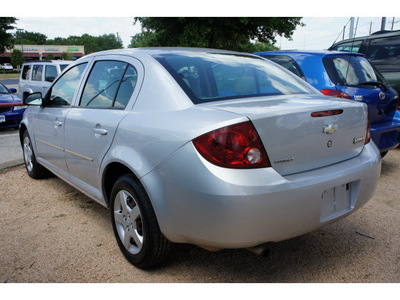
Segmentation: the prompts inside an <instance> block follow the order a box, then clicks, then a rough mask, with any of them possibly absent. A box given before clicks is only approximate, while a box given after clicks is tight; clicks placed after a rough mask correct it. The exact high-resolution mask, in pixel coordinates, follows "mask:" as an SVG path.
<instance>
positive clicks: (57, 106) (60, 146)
mask: <svg viewBox="0 0 400 300" xmlns="http://www.w3.org/2000/svg"><path fill="white" fill-rule="evenodd" d="M85 68H86V63H83V64H79V65H76V66H75V67H73V68H71V69H70V70H68V71H67V72H66V73H65V74H64V75H63V76H62V77H60V78H59V80H57V82H55V84H54V85H53V86H52V87H51V89H50V90H49V92H48V93H47V94H46V95H45V97H44V99H43V106H41V107H40V108H39V109H38V111H37V112H36V113H35V114H34V136H35V144H36V154H37V159H38V161H39V162H40V163H41V164H43V165H45V166H46V167H48V168H49V169H51V170H52V171H53V172H54V173H56V174H57V175H59V176H61V177H64V178H68V172H67V167H66V163H65V154H64V150H65V148H64V119H65V116H66V115H67V113H68V111H69V110H70V109H71V103H72V102H73V99H74V97H75V96H76V94H77V90H78V87H79V83H80V81H81V78H82V75H83V73H84V70H85Z"/></svg>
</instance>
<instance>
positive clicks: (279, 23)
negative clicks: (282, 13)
mask: <svg viewBox="0 0 400 300" xmlns="http://www.w3.org/2000/svg"><path fill="white" fill-rule="evenodd" d="M300 20H301V18H299V17H296V18H280V17H269V18H248V17H237V18H212V17H199V18H192V17H191V18H186V17H179V18H172V17H161V18H158V17H157V18H155V17H146V18H135V23H136V22H138V21H139V22H140V23H141V25H142V29H143V32H142V33H141V34H139V35H140V36H135V37H134V39H136V41H141V42H143V41H146V42H148V43H149V45H148V46H186V47H207V48H222V49H229V50H242V49H246V48H249V47H251V45H250V43H251V42H250V40H253V41H257V42H260V43H272V44H273V43H275V42H276V40H275V36H276V35H280V36H284V37H286V38H291V36H292V35H293V32H294V30H295V29H296V26H304V25H303V24H302V23H301V22H300ZM146 33H147V35H146ZM136 41H133V42H136ZM131 44H132V43H131ZM133 44H134V43H133Z"/></svg>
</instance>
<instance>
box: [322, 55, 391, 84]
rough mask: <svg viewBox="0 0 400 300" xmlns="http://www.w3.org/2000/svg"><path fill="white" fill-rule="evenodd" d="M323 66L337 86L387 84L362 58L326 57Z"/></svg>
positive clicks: (350, 56) (349, 56)
mask: <svg viewBox="0 0 400 300" xmlns="http://www.w3.org/2000/svg"><path fill="white" fill-rule="evenodd" d="M323 62H324V66H325V69H326V71H327V72H328V75H329V77H330V78H331V80H332V81H333V82H334V83H336V84H338V85H348V86H357V85H362V84H365V83H367V82H381V83H383V84H385V85H386V84H387V82H386V81H385V80H384V79H383V77H382V76H381V75H380V74H379V73H378V72H377V70H376V69H375V68H374V67H373V66H372V65H371V64H370V63H369V62H368V60H367V59H365V58H364V57H362V56H352V55H337V56H333V55H330V56H326V57H324V59H323Z"/></svg>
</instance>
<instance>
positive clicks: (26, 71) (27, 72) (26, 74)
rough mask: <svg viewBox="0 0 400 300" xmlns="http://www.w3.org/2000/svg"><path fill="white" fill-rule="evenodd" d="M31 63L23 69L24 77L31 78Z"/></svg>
mask: <svg viewBox="0 0 400 300" xmlns="http://www.w3.org/2000/svg"><path fill="white" fill-rule="evenodd" d="M31 67H32V66H31V65H25V66H24V68H23V69H22V77H21V78H22V79H25V80H27V79H30V77H31Z"/></svg>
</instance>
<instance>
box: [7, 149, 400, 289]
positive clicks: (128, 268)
mask: <svg viewBox="0 0 400 300" xmlns="http://www.w3.org/2000/svg"><path fill="white" fill-rule="evenodd" d="M399 174H400V149H396V150H393V151H390V152H389V154H388V155H387V156H386V157H385V159H384V160H383V163H382V174H381V178H380V182H379V186H378V190H377V191H376V194H375V196H374V197H373V199H371V201H369V202H368V203H367V204H366V205H365V206H364V207H363V208H362V209H360V210H359V211H357V212H356V213H355V214H353V215H351V216H349V217H347V218H345V219H342V220H340V221H339V222H337V223H334V224H331V225H328V226H326V227H324V228H323V229H321V230H318V231H315V232H312V233H309V234H306V235H303V236H300V237H297V238H294V239H291V240H288V241H284V242H280V243H276V244H273V245H272V246H271V255H270V256H269V257H268V258H263V257H259V256H256V255H254V254H252V253H250V252H249V251H247V250H222V251H220V252H208V251H206V250H203V249H200V248H197V247H195V246H190V245H179V246H177V247H176V249H175V251H174V257H173V259H172V260H171V261H170V262H169V263H168V264H167V265H166V266H164V267H163V268H161V269H157V270H152V271H142V270H140V269H136V268H135V267H133V266H132V265H130V264H129V263H128V262H127V261H126V260H125V259H124V257H123V256H122V254H121V253H120V251H119V248H118V246H117V243H116V241H115V239H114V236H113V232H112V227H111V224H110V217H109V212H108V210H106V209H105V208H103V207H101V206H100V205H98V204H97V203H95V202H93V201H92V200H90V199H89V198H87V197H86V196H84V195H82V194H81V193H79V192H77V191H76V190H74V189H73V188H72V187H70V186H69V185H67V184H65V183H64V182H63V181H61V180H60V179H57V178H49V179H45V180H40V181H37V180H33V179H31V178H29V177H28V175H27V174H26V172H25V169H24V167H23V166H18V167H14V168H9V169H5V170H2V171H0V182H1V185H0V228H1V231H0V243H1V244H0V282H2V283H5V282H25V283H27V282H50V283H52V282H71V283H75V282H101V283H104V282H135V283H136V282H138V283H152V282H158V283H164V282H166V283H171V282H174V283H180V282H192V283H197V282H206V283H209V282H210V283H211V282H248V283H252V282H261V283H265V282H271V283H279V282H284V283H305V282H322V283H329V282H335V283H343V282H353V283H355V282H357V283H358V282H361V283H367V282H377V283H388V282H392V283H399V282H400V231H399V228H400V202H399V201H398V198H399V192H400V188H399V178H400V176H399Z"/></svg>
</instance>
